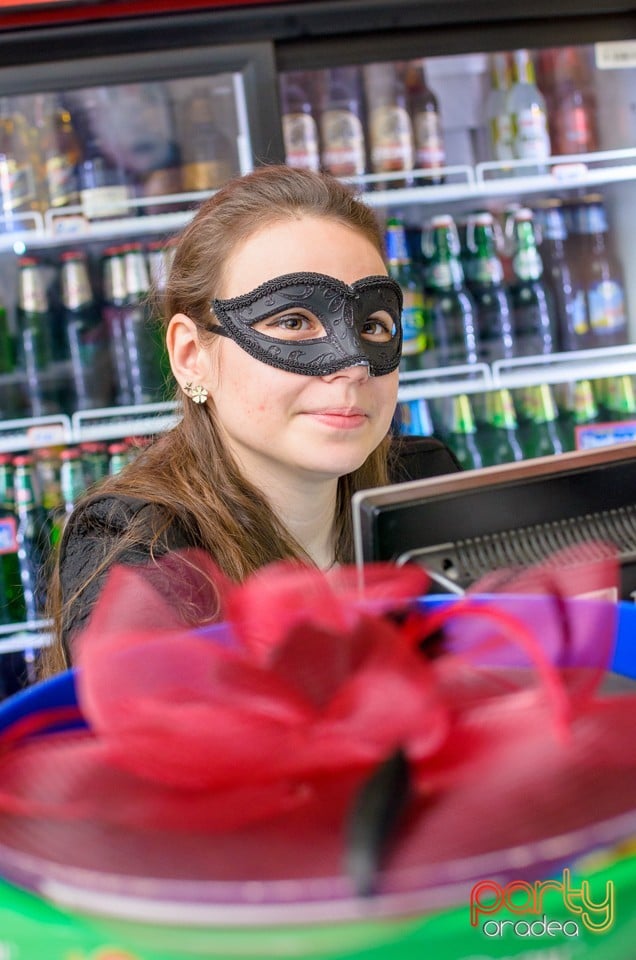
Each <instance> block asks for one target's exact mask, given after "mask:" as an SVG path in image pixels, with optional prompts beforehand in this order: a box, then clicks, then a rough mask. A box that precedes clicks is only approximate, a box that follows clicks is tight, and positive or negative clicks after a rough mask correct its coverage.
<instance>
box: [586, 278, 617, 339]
mask: <svg viewBox="0 0 636 960" xmlns="http://www.w3.org/2000/svg"><path fill="white" fill-rule="evenodd" d="M587 296H588V304H589V311H590V327H591V328H592V330H593V331H594V332H595V333H598V334H600V335H601V336H603V335H604V334H610V333H615V332H616V331H617V330H622V329H624V328H625V325H626V323H627V318H626V316H625V298H624V296H623V290H622V288H621V286H620V284H618V283H616V281H615V280H604V281H602V282H601V283H597V284H595V285H594V286H593V287H590V289H589V290H588V294H587Z"/></svg>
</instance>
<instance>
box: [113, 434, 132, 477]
mask: <svg viewBox="0 0 636 960" xmlns="http://www.w3.org/2000/svg"><path fill="white" fill-rule="evenodd" d="M108 457H109V462H108V474H109V476H111V477H114V476H115V475H116V474H118V473H119V472H120V471H121V470H123V469H124V467H125V466H126V465H127V464H128V463H130V461H131V459H132V457H131V454H130V449H129V447H128V444H127V443H122V442H117V443H111V444H109V446H108Z"/></svg>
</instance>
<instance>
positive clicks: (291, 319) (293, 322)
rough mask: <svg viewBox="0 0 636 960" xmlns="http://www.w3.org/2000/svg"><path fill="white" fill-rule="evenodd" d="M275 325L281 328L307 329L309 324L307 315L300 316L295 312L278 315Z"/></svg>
mask: <svg viewBox="0 0 636 960" xmlns="http://www.w3.org/2000/svg"><path fill="white" fill-rule="evenodd" d="M275 326H277V327H282V328H283V330H293V331H296V330H308V329H309V328H310V326H311V324H310V322H309V320H308V319H307V317H300V316H298V315H297V314H292V315H291V316H286V317H280V318H279V319H278V320H277V321H276V324H275Z"/></svg>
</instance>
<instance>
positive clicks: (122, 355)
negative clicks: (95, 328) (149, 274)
mask: <svg viewBox="0 0 636 960" xmlns="http://www.w3.org/2000/svg"><path fill="white" fill-rule="evenodd" d="M126 299H127V291H126V270H125V265H124V247H123V246H114V247H107V248H106V250H104V254H103V261H102V317H103V318H104V320H105V321H106V327H107V330H108V340H109V343H110V359H111V366H112V368H113V371H114V390H115V402H116V403H117V404H118V405H119V406H122V407H127V406H130V405H131V404H132V403H133V392H132V385H131V382H130V374H129V370H128V349H127V346H126V337H125V334H124V323H123V316H124V311H125V309H126Z"/></svg>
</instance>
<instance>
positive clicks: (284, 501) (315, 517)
mask: <svg viewBox="0 0 636 960" xmlns="http://www.w3.org/2000/svg"><path fill="white" fill-rule="evenodd" d="M251 473H252V476H251V477H250V480H251V482H252V483H254V484H255V486H257V487H258V488H259V490H261V492H262V493H263V494H264V495H265V497H266V498H267V500H268V501H269V503H270V504H271V507H272V509H273V511H274V513H275V514H276V516H277V517H278V519H279V520H280V521H281V522H282V523H283V524H284V526H285V527H286V529H287V530H288V531H289V533H290V534H291V535H292V537H293V538H294V539H295V540H296V541H297V543H298V544H299V545H300V546H301V547H302V548H303V550H305V552H306V553H307V554H308V555H309V557H311V559H312V560H313V562H314V563H315V564H316V565H317V566H318V567H320V568H322V569H328V568H329V567H331V566H333V563H334V560H335V555H334V550H335V542H334V533H335V517H336V502H337V497H338V480H337V479H336V478H333V477H329V478H317V477H309V478H308V477H303V476H302V475H298V473H295V474H294V475H293V476H290V475H289V474H287V473H283V474H282V475H281V474H280V473H279V472H278V471H276V470H272V469H271V466H270V465H269V464H268V465H267V466H265V465H264V464H260V469H259V470H258V472H257V476H256V477H255V476H254V473H255V471H252V472H251Z"/></svg>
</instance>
